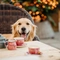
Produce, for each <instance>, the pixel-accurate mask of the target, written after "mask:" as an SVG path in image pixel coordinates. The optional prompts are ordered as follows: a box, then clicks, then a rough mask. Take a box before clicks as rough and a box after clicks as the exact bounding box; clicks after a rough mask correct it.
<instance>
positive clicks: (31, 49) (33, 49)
mask: <svg viewBox="0 0 60 60" xmlns="http://www.w3.org/2000/svg"><path fill="white" fill-rule="evenodd" d="M28 50H29V53H30V54H38V53H39V50H40V48H39V47H35V46H34V47H29V48H28Z"/></svg>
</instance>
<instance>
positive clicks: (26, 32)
mask: <svg viewBox="0 0 60 60" xmlns="http://www.w3.org/2000/svg"><path fill="white" fill-rule="evenodd" d="M35 35H36V25H34V24H33V23H32V22H31V21H30V20H29V19H28V18H20V19H18V20H17V21H16V22H15V23H14V24H12V36H13V38H14V37H24V39H25V41H32V40H33V38H34V36H35Z"/></svg>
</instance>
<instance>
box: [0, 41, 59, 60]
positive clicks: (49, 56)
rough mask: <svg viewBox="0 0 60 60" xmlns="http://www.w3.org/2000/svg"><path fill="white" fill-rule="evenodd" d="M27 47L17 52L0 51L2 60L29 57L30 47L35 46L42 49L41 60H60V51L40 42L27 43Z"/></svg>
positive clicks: (18, 49)
mask: <svg viewBox="0 0 60 60" xmlns="http://www.w3.org/2000/svg"><path fill="white" fill-rule="evenodd" d="M25 44H26V46H25V47H23V48H17V50H8V49H0V60H1V59H3V58H9V57H17V56H27V55H26V52H28V47H30V46H32V45H34V46H38V47H39V48H40V51H41V52H42V55H39V58H40V60H60V50H58V49H56V48H54V47H51V46H49V45H46V44H44V43H42V42H39V41H29V42H25Z"/></svg>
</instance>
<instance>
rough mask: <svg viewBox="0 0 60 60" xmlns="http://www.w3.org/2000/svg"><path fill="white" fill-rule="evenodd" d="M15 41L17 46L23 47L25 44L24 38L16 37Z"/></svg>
mask: <svg viewBox="0 0 60 60" xmlns="http://www.w3.org/2000/svg"><path fill="white" fill-rule="evenodd" d="M14 39H15V40H16V45H17V46H22V45H23V44H24V38H23V37H16V38H14Z"/></svg>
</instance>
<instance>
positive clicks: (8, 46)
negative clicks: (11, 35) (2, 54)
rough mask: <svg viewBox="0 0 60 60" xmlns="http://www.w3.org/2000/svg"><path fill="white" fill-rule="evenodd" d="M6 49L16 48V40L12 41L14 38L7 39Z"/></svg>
mask: <svg viewBox="0 0 60 60" xmlns="http://www.w3.org/2000/svg"><path fill="white" fill-rule="evenodd" d="M6 47H7V49H8V50H16V48H17V46H16V41H14V40H9V41H8V42H7V46H6Z"/></svg>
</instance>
